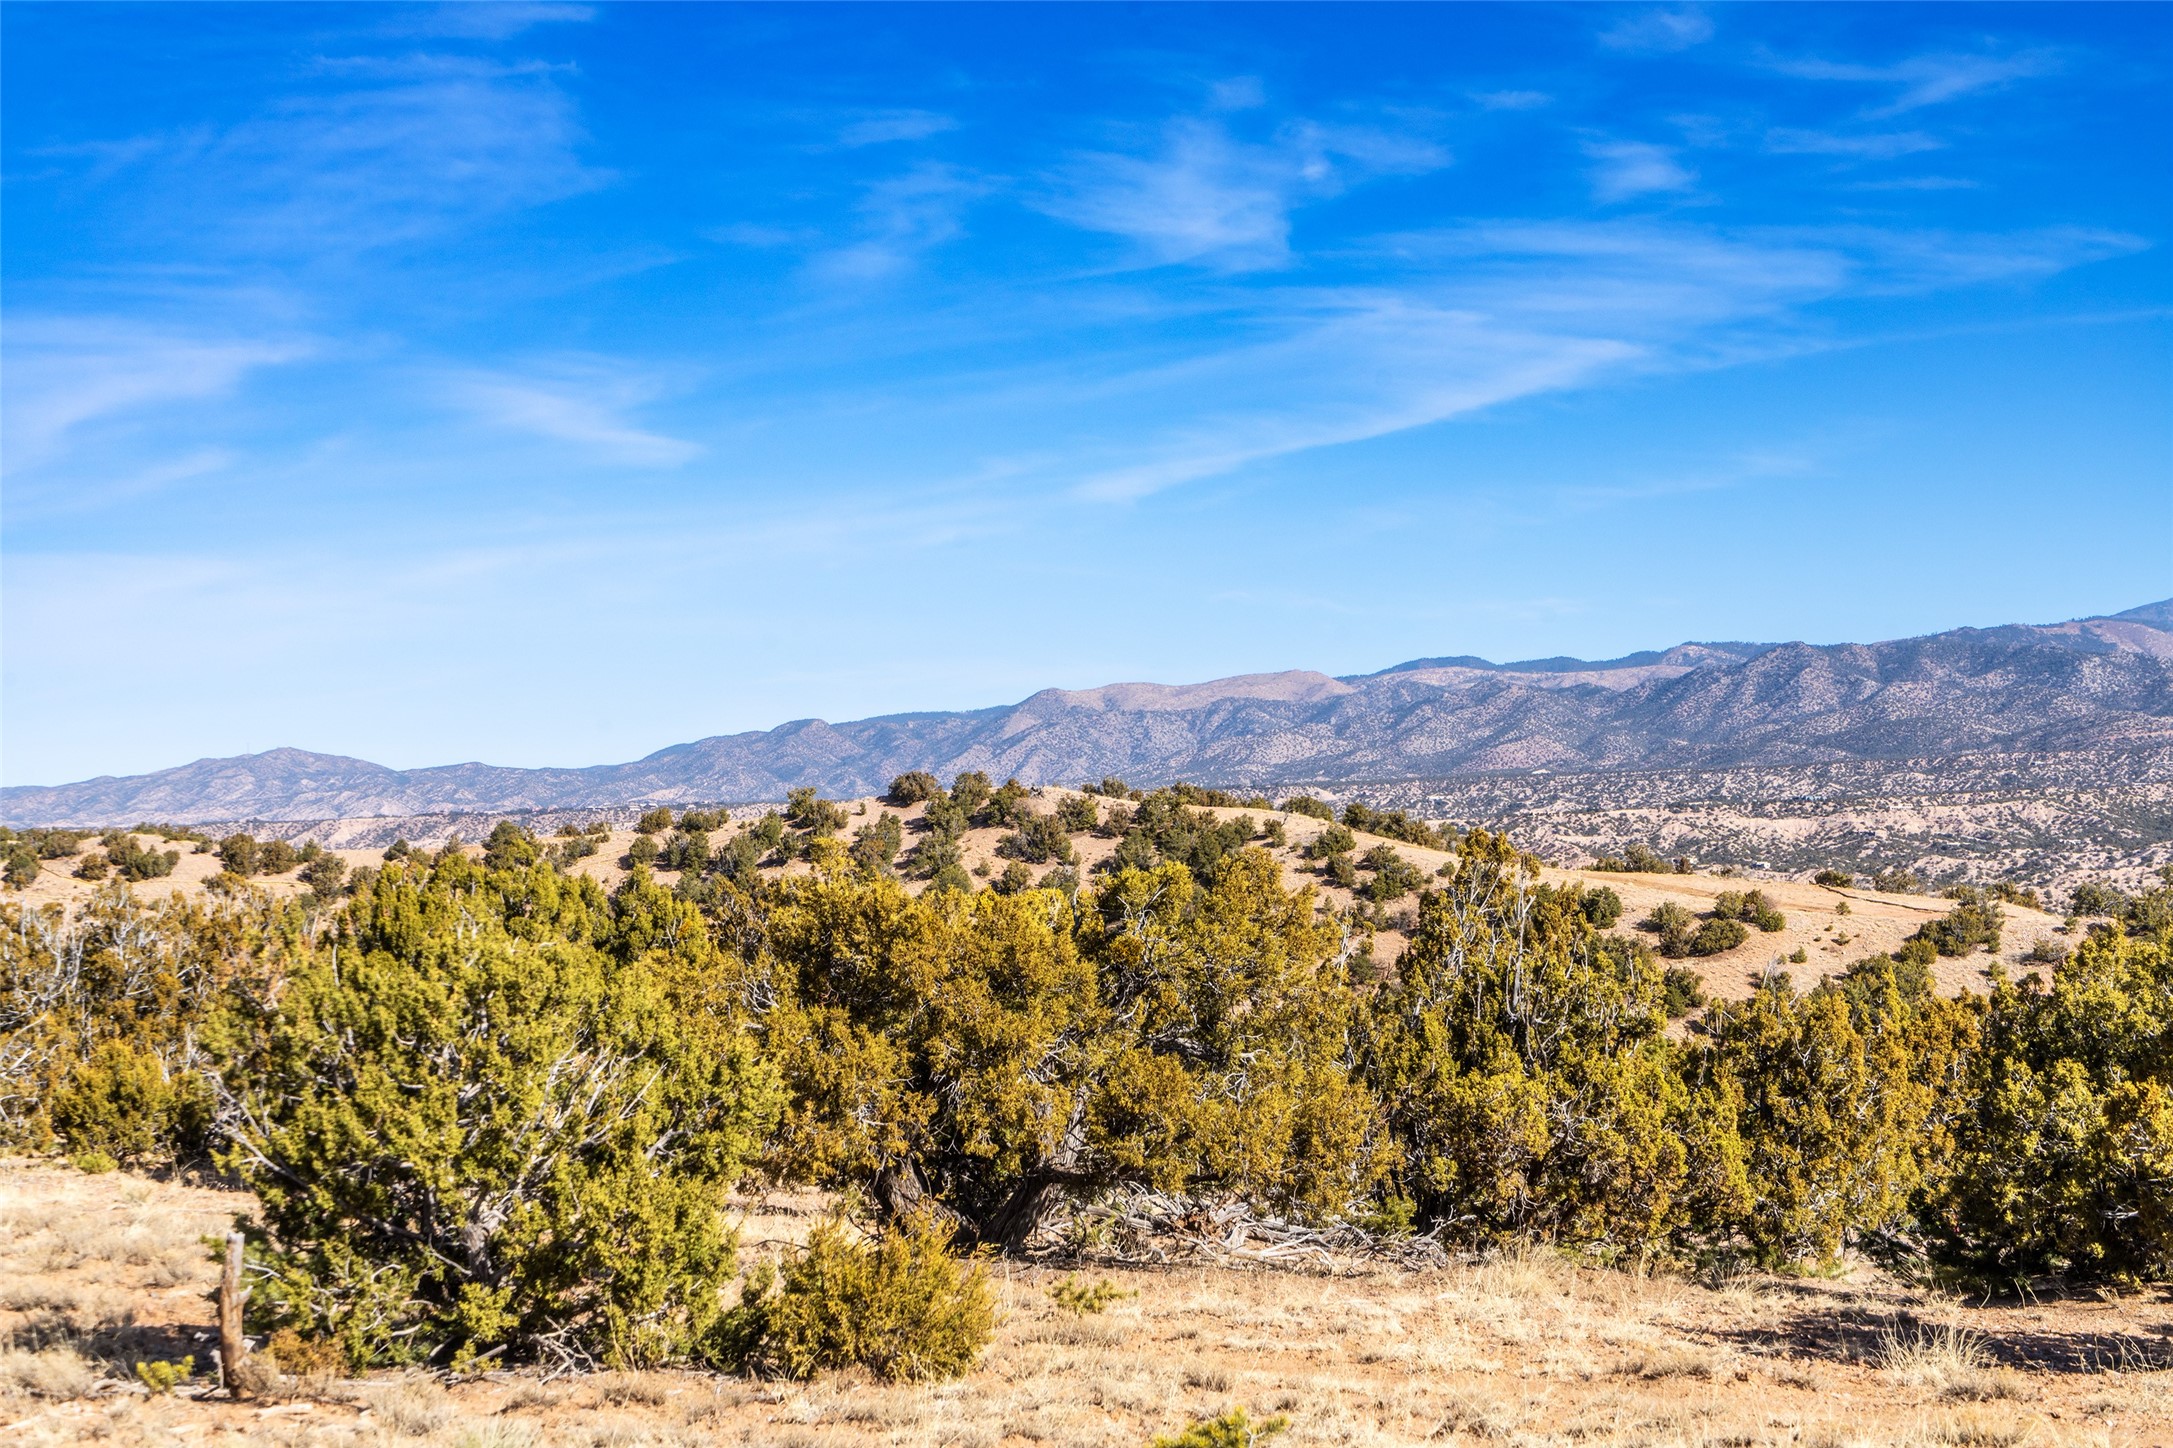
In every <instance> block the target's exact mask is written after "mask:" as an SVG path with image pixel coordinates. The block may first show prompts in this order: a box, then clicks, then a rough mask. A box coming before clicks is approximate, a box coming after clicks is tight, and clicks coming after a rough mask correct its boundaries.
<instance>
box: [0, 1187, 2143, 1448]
mask: <svg viewBox="0 0 2173 1448" xmlns="http://www.w3.org/2000/svg"><path fill="white" fill-rule="evenodd" d="M822 1205H823V1204H822V1202H821V1200H820V1199H819V1198H817V1197H814V1196H812V1195H808V1194H800V1195H794V1196H778V1197H774V1198H767V1199H761V1200H751V1201H748V1202H745V1203H743V1204H742V1206H743V1209H744V1213H745V1232H744V1240H745V1242H746V1244H747V1250H748V1251H749V1253H750V1255H763V1254H769V1253H774V1252H777V1251H779V1250H781V1249H782V1248H783V1247H784V1246H785V1245H786V1244H788V1243H790V1242H792V1241H795V1240H797V1239H799V1238H800V1237H802V1236H804V1234H805V1232H806V1230H807V1227H808V1224H809V1223H810V1222H811V1221H812V1220H813V1218H814V1216H815V1215H816V1213H817V1212H819V1211H820V1209H821V1207H822ZM247 1206H248V1201H247V1199H246V1198H243V1197H239V1196H236V1195H234V1194H229V1193H224V1192H218V1191H211V1190H207V1189H203V1188H192V1187H185V1186H177V1185H169V1184H161V1183H153V1182H145V1181H142V1180H138V1179H132V1178H130V1177H127V1176H125V1175H121V1174H111V1175H105V1176H84V1175H81V1174H79V1173H76V1172H73V1171H71V1170H69V1169H67V1168H65V1167H62V1166H58V1165H54V1164H49V1163H33V1162H20V1161H18V1162H11V1163H4V1164H0V1293H4V1297H5V1301H6V1302H8V1303H9V1304H11V1305H10V1306H8V1307H6V1308H5V1309H4V1310H0V1334H4V1343H0V1441H5V1442H7V1443H10V1444H23V1445H26V1448H41V1445H48V1444H64V1443H79V1442H99V1443H108V1444H114V1445H124V1448H125V1445H137V1444H142V1445H153V1444H157V1445H172V1444H199V1443H201V1444H226V1443H248V1444H257V1443H262V1444H267V1445H277V1448H637V1445H655V1448H680V1445H687V1448H692V1445H698V1444H702V1445H706V1444H717V1445H741V1444H744V1445H765V1448H769V1445H783V1448H861V1445H876V1444H880V1445H899V1448H907V1445H928V1448H936V1445H972V1448H1026V1445H1037V1444H1050V1445H1077V1448H1130V1445H1138V1444H1144V1443H1145V1442H1146V1441H1147V1440H1148V1439H1149V1438H1150V1437H1151V1436H1152V1435H1153V1434H1155V1433H1157V1432H1167V1431H1169V1430H1171V1429H1173V1428H1176V1427H1178V1426H1180V1425H1181V1424H1183V1423H1185V1422H1186V1421H1189V1420H1190V1419H1193V1418H1196V1417H1201V1416H1206V1415H1209V1414H1213V1413H1217V1412H1220V1411H1222V1410H1223V1409H1225V1408H1227V1407H1229V1406H1232V1405H1235V1404H1242V1405H1244V1406H1246V1407H1247V1408H1249V1409H1251V1410H1252V1411H1253V1412H1254V1413H1255V1415H1256V1416H1260V1415H1266V1414H1270V1413H1283V1414H1287V1415H1289V1417H1290V1419H1291V1427H1290V1430H1289V1433H1288V1435H1287V1436H1286V1437H1284V1438H1281V1439H1278V1440H1276V1441H1277V1442H1278V1443H1282V1444H1288V1445H1290V1448H1309V1445H1327V1444H1346V1445H1356V1448H1375V1445H1389V1444H1420V1443H1432V1444H1448V1445H1458V1444H1466V1445H1480V1444H1485V1445H1520V1448H1571V1445H1577V1448H1586V1445H1593V1448H1629V1445H1646V1448H1669V1445H1679V1448H1719V1445H1723V1444H1730V1445H1744V1448H1749V1445H1776V1448H1778V1445H1783V1444H1787V1445H1812V1444H1821V1445H1828V1448H1846V1445H1862V1448H1869V1445H1908V1448H1941V1445H1958V1448H1959V1445H2002V1444H2004V1445H2023V1444H2031V1445H2043V1448H2067V1445H2094V1448H2143V1445H2165V1444H2173V1371H2168V1370H2167V1368H2166V1367H2165V1366H2164V1364H2166V1363H2167V1362H2169V1361H2173V1304H2169V1303H2168V1302H2166V1301H2165V1300H2163V1299H2129V1300H2125V1301H2120V1302H2112V1303H2107V1302H2098V1301H2089V1302H2075V1303H2050V1304H2048V1303H2035V1304H2030V1305H2025V1306H2007V1307H1990V1308H1985V1307H1969V1306H1964V1305H1962V1304H1959V1303H1955V1302H1952V1301H1946V1300H1941V1299H1936V1298H1932V1297H1928V1296H1925V1295H1923V1294H1918V1293H1914V1292H1911V1291H1909V1290H1906V1289H1904V1288H1902V1287H1899V1286H1897V1285H1896V1284H1894V1283H1892V1282H1891V1281H1888V1280H1886V1279H1883V1278H1881V1277H1879V1276H1877V1275H1876V1274H1874V1273H1871V1272H1869V1271H1868V1270H1862V1269H1859V1270H1858V1271H1856V1272H1854V1273H1852V1274H1850V1275H1848V1276H1846V1277H1843V1278H1839V1279H1836V1280H1832V1281H1808V1280H1799V1279H1788V1278H1773V1277H1764V1276H1756V1275H1748V1276H1738V1277H1735V1278H1732V1279H1730V1280H1728V1281H1726V1282H1724V1283H1721V1284H1719V1285H1704V1284H1700V1283H1697V1282H1692V1281H1688V1280H1685V1279H1682V1278H1678V1277H1670V1276H1659V1275H1654V1276H1640V1275H1635V1274H1631V1273H1627V1272H1618V1271H1604V1270H1595V1269H1590V1268H1585V1267H1580V1266H1577V1265H1575V1264H1572V1263H1570V1262H1568V1261H1565V1260H1564V1259H1562V1258H1560V1257H1559V1256H1555V1255H1552V1254H1549V1253H1545V1252H1537V1251H1534V1252H1526V1253H1522V1254H1518V1255H1514V1256H1508V1257H1504V1258H1500V1259H1496V1260H1493V1261H1487V1262H1477V1263H1471V1264H1466V1265H1460V1266H1454V1267H1448V1268H1442V1269H1437V1270H1430V1271H1410V1270H1404V1269H1390V1268H1379V1267H1369V1268H1361V1267H1356V1266H1351V1267H1348V1268H1346V1269H1344V1270H1339V1271H1336V1272H1323V1273H1309V1274H1299V1273H1289V1272H1271V1271H1261V1270H1234V1269H1227V1268H1218V1267H1207V1268H1200V1267H1189V1268H1182V1269H1170V1270H1165V1271H1158V1272H1137V1271H1122V1270H1117V1269H1103V1268H1099V1267H1095V1268H1091V1269H1090V1271H1091V1274H1092V1275H1093V1276H1094V1277H1095V1278H1097V1279H1099V1278H1101V1277H1107V1278H1108V1279H1109V1280H1110V1281H1111V1282H1112V1283H1113V1285H1114V1286H1115V1287H1116V1288H1118V1289H1119V1290H1124V1291H1131V1292H1135V1293H1137V1295H1136V1296H1131V1297H1123V1298H1119V1299H1116V1300H1115V1301H1113V1302H1111V1303H1109V1304H1108V1305H1107V1306H1106V1307H1105V1308H1104V1309H1103V1310H1102V1311H1100V1312H1097V1313H1091V1314H1086V1315H1077V1314H1074V1313H1073V1312H1071V1311H1069V1310H1067V1309H1066V1308H1065V1307H1064V1306H1063V1305H1061V1304H1060V1303H1059V1302H1057V1301H1055V1300H1053V1299H1052V1298H1051V1296H1050V1293H1049V1288H1050V1287H1051V1286H1052V1285H1053V1284H1054V1283H1055V1282H1057V1281H1058V1280H1059V1279H1060V1277H1061V1275H1062V1274H1061V1273H1060V1272H1058V1271H1056V1270H1052V1269H1049V1268H1043V1267H1038V1266H1029V1265H1025V1264H1020V1263H1009V1264H1002V1263H1000V1264H998V1265H997V1268H996V1281H997V1287H998V1292H999V1296H1000V1299H1001V1320H1000V1325H999V1328H998V1331H997V1336H996V1340H995V1342H994V1343H993V1344H992V1346H991V1347H990V1349H989V1351H988V1353H987V1354H986V1356H985V1357H984V1359H983V1361H982V1363H981V1365H980V1367H979V1368H978V1369H977V1370H976V1371H975V1372H974V1373H973V1374H972V1375H971V1376H969V1377H967V1378H965V1379H964V1380H962V1381H959V1382H953V1383H943V1384H936V1385H928V1386H917V1387H916V1386H891V1385H885V1384H881V1383H876V1382H873V1381H868V1380H863V1379H861V1378H858V1377H853V1376H846V1377H841V1378H832V1379H826V1380H822V1381H818V1382H814V1383H769V1382H756V1381H748V1380H744V1379H739V1378H732V1377H723V1376H718V1375H714V1374H707V1373H697V1372H647V1373H601V1374H595V1375H592V1376H589V1377H585V1378H583V1377H575V1378H560V1379H557V1380H549V1381H547V1380H545V1379H544V1378H543V1377H542V1376H541V1375H540V1374H538V1373H535V1372H518V1371H517V1372H505V1373H494V1374H491V1375H489V1376H487V1377H484V1378H479V1379H473V1380H467V1381H447V1380H443V1379H440V1378H438V1377H435V1376H432V1375H430V1374H426V1373H420V1372H406V1373H387V1374H379V1375H375V1376H373V1377H372V1378H369V1379H366V1380H362V1381H356V1382H336V1381H320V1382H315V1383H308V1384H288V1385H287V1386H286V1389H285V1390H284V1391H282V1392H281V1393H279V1394H277V1395H275V1396H273V1397H272V1398H270V1399H268V1400H263V1401H259V1402H255V1403H248V1404H233V1403H227V1402H225V1401H223V1400H221V1399H220V1398H218V1396H217V1395H215V1394H212V1393H210V1392H209V1391H208V1385H207V1384H206V1383H205V1382H204V1381H203V1380H202V1378H201V1377H200V1378H199V1380H198V1381H197V1382H194V1383H191V1384H187V1385H184V1386H183V1387H182V1388H180V1389H179V1390H177V1391H175V1392H174V1393H171V1394H168V1395H164V1396H152V1395H150V1394H149V1393H148V1392H147V1391H146V1390H145V1389H144V1388H143V1387H142V1386H141V1385H140V1384H139V1383H137V1382H136V1381H135V1379H134V1377H133V1375H132V1373H131V1372H130V1371H129V1370H128V1366H127V1364H128V1362H129V1360H130V1355H131V1354H136V1355H140V1356H159V1357H169V1358H170V1357H173V1356H178V1355H180V1354H181V1353H182V1352H183V1351H194V1352H196V1353H198V1354H199V1355H200V1356H199V1362H200V1363H201V1364H202V1366H203V1373H204V1376H208V1374H209V1372H210V1359H209V1347H208V1343H209V1340H208V1329H209V1325H210V1321H211V1312H210V1306H209V1302H208V1300H207V1297H206V1295H205V1290H204V1289H205V1287H206V1286H207V1285H208V1283H209V1281H210V1277H211V1272H210V1263H209V1258H208V1255H202V1256H200V1257H199V1258H197V1259H196V1261H195V1265H192V1266H191V1267H190V1269H189V1273H188V1276H187V1278H186V1280H185V1281H184V1282H179V1283H173V1284H165V1283H162V1282H161V1281H160V1280H159V1278H160V1276H161V1274H162V1272H165V1271H170V1270H171V1269H172V1258H171V1256H170V1253H171V1252H172V1251H174V1250H176V1249H177V1248H178V1246H179V1244H181V1243H183V1242H188V1241H193V1240H194V1239H195V1238H196V1237H197V1236H198V1235H200V1234H204V1233H209V1232H216V1231H218V1230H220V1229H221V1228H223V1226H224V1225H225V1224H226V1222H227V1221H228V1220H230V1218H231V1217H232V1215H233V1214H234V1213H235V1212H236V1211H237V1210H243V1209H246V1208H247ZM101 1253H102V1254H104V1255H101ZM13 1304H20V1305H13Z"/></svg>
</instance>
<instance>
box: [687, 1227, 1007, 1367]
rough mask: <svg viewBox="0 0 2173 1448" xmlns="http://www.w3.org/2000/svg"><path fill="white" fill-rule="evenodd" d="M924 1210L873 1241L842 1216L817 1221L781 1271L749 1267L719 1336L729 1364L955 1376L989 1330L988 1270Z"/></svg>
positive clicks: (991, 1321)
mask: <svg viewBox="0 0 2173 1448" xmlns="http://www.w3.org/2000/svg"><path fill="white" fill-rule="evenodd" d="M947 1236H948V1233H946V1232H945V1231H944V1230H943V1228H942V1226H941V1225H940V1224H939V1223H938V1222H937V1221H935V1220H934V1219H933V1218H931V1217H926V1216H921V1217H913V1218H908V1219H905V1220H902V1221H900V1222H898V1223H896V1224H894V1225H893V1226H892V1227H891V1228H890V1229H889V1230H888V1231H886V1232H884V1233H882V1234H881V1235H880V1236H879V1237H877V1238H876V1239H875V1240H874V1241H872V1242H867V1241H862V1240H859V1239H858V1238H856V1237H855V1236H854V1235H853V1233H852V1232H851V1230H850V1229H849V1228H848V1227H847V1226H846V1224H845V1223H844V1222H843V1220H842V1219H839V1218H836V1217H833V1218H831V1219H830V1220H828V1221H825V1222H821V1223H818V1224H817V1225H816V1227H815V1230H814V1231H813V1232H812V1233H810V1234H809V1236H808V1240H807V1245H806V1246H805V1247H803V1248H801V1249H800V1250H799V1251H797V1252H795V1253H793V1254H792V1255H791V1256H789V1257H788V1258H786V1260H785V1263H784V1268H783V1270H782V1271H781V1272H779V1271H775V1270H773V1269H769V1268H767V1267H765V1268H763V1269H759V1270H758V1271H757V1272H755V1273H754V1274H752V1275H751V1276H750V1277H749V1279H748V1282H747V1285H746V1288H745V1289H744V1291H743V1293H742V1295H741V1299H740V1305H739V1306H738V1307H737V1308H735V1309H734V1310H733V1311H732V1313H731V1314H730V1316H729V1318H728V1319H727V1321H726V1322H725V1323H724V1325H723V1329H722V1331H721V1332H720V1334H719V1341H720V1342H721V1343H722V1344H723V1355H724V1356H725V1357H726V1358H727V1359H728V1360H731V1361H736V1362H737V1363H739V1364H740V1365H742V1366H744V1367H747V1368H751V1369H754V1370H756V1371H761V1372H770V1373H777V1374H780V1375H782V1376H785V1377H793V1378H812V1377H814V1376H815V1375H816V1374H818V1373H822V1372H834V1371H838V1370H840V1369H844V1368H862V1369H865V1370H866V1371H868V1372H870V1373H872V1374H874V1375H875V1376H876V1377H878V1378H881V1379H883V1380H885V1381H886V1382H929V1381H935V1380H940V1379H943V1378H955V1377H959V1376H961V1375H962V1374H964V1373H965V1372H966V1371H967V1370H968V1369H969V1368H971V1367H972V1366H973V1363H974V1359H975V1358H977V1357H979V1356H980V1354H981V1350H982V1349H983V1348H985V1347H986V1346H987V1345H988V1342H989V1339H990V1338H991V1337H992V1336H994V1335H995V1326H996V1308H995V1294H994V1293H993V1291H992V1290H991V1288H990V1286H989V1280H988V1271H987V1269H986V1268H985V1267H983V1266H981V1265H980V1264H979V1263H971V1264H967V1263H961V1262H959V1261H958V1260H957V1259H955V1258H953V1257H952V1256H951V1255H950V1253H949V1251H948V1250H947V1249H946V1246H945V1239H946V1237H947Z"/></svg>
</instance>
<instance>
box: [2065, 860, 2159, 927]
mask: <svg viewBox="0 0 2173 1448" xmlns="http://www.w3.org/2000/svg"><path fill="white" fill-rule="evenodd" d="M2158 881H2159V883H2157V884H2156V885H2153V886H2151V887H2150V888H2149V889H2147V890H2144V891H2142V892H2141V893H2140V894H2136V895H2130V894H2128V893H2127V892H2126V891H2124V890H2117V889H2114V888H2113V887H2112V886H2110V885H2106V884H2104V883H2102V882H2097V881H2085V882H2084V883H2083V884H2080V885H2077V886H2076V887H2075V893H2074V895H2073V897H2072V899H2071V901H2070V903H2069V906H2068V908H2069V910H2070V912H2071V913H2073V914H2076V915H2098V916H2105V917H2107V918H2109V919H2112V920H2117V921H2119V922H2120V923H2121V924H2122V925H2124V926H2126V927H2127V930H2128V932H2129V934H2131V935H2155V934H2158V933H2160V932H2162V931H2166V930H2173V865H2163V866H2160V867H2159V870H2158Z"/></svg>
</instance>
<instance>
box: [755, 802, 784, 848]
mask: <svg viewBox="0 0 2173 1448" xmlns="http://www.w3.org/2000/svg"><path fill="white" fill-rule="evenodd" d="M746 834H747V837H748V838H749V839H751V840H753V841H754V842H755V844H756V845H757V846H758V847H759V848H760V849H761V851H762V853H763V855H764V856H769V855H773V854H776V853H777V852H779V851H780V850H782V849H784V847H785V817H784V816H783V815H781V814H779V813H778V812H777V811H776V810H770V811H769V812H767V813H766V814H764V815H763V816H762V818H760V819H758V820H756V821H755V822H754V823H753V824H751V825H749V826H747V829H746Z"/></svg>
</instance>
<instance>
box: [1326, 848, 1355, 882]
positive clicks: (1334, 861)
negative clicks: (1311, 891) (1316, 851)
mask: <svg viewBox="0 0 2173 1448" xmlns="http://www.w3.org/2000/svg"><path fill="white" fill-rule="evenodd" d="M1320 873H1321V877H1322V878H1323V879H1325V880H1326V881H1327V882H1328V883H1329V884H1331V885H1333V886H1335V887H1336V888H1337V889H1338V890H1356V889H1357V888H1358V862H1357V861H1355V860H1353V859H1352V858H1351V857H1350V856H1349V855H1329V856H1328V857H1327V858H1325V859H1323V860H1322V861H1321V862H1320Z"/></svg>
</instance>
